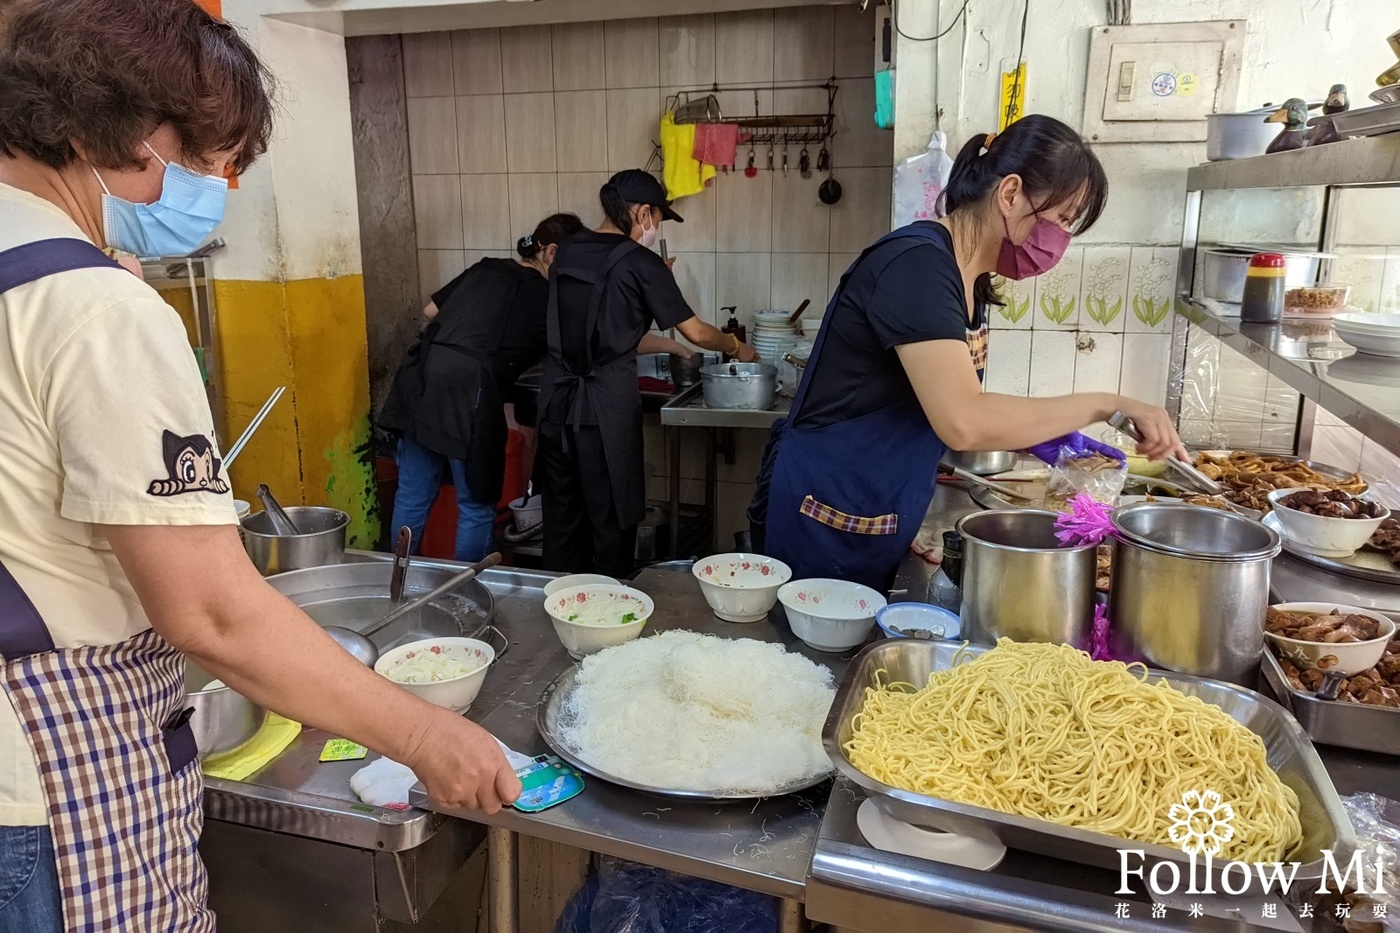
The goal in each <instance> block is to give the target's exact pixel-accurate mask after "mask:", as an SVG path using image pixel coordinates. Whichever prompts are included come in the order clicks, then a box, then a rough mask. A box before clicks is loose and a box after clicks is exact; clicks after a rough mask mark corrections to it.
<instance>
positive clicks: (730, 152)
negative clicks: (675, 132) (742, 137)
mask: <svg viewBox="0 0 1400 933" xmlns="http://www.w3.org/2000/svg"><path fill="white" fill-rule="evenodd" d="M738 145H739V127H738V125H737V124H734V123H697V124H696V125H695V151H694V153H693V154H694V156H695V159H696V161H697V162H703V163H705V164H706V165H733V164H734V155H735V153H734V150H735V148H736V147H737V146H738Z"/></svg>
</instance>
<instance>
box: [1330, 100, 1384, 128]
mask: <svg viewBox="0 0 1400 933" xmlns="http://www.w3.org/2000/svg"><path fill="white" fill-rule="evenodd" d="M1330 119H1331V121H1332V125H1333V126H1335V127H1336V128H1337V132H1338V133H1340V134H1341V135H1343V136H1381V135H1384V134H1385V133H1394V132H1395V131H1396V130H1400V103H1395V104H1377V105H1376V106H1374V107H1359V108H1357V109H1356V110H1348V111H1346V112H1345V113H1334V114H1332V115H1331V117H1330Z"/></svg>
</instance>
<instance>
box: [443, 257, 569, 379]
mask: <svg viewBox="0 0 1400 933" xmlns="http://www.w3.org/2000/svg"><path fill="white" fill-rule="evenodd" d="M512 293H514V299H513V300H512V298H511V294H512ZM548 301H549V282H548V280H546V279H545V277H544V276H542V275H540V274H539V273H538V272H536V271H535V270H534V269H532V268H530V267H529V266H522V265H521V264H520V263H518V262H516V261H515V260H513V259H483V260H481V261H480V262H478V263H476V264H475V265H473V266H471V267H469V268H468V269H467V270H466V271H465V272H463V273H462V274H461V275H459V276H457V277H456V278H455V279H453V280H452V281H451V282H448V283H447V284H446V285H444V286H443V287H442V288H440V289H438V290H437V291H436V292H435V293H433V304H435V305H437V307H438V315H437V318H436V320H437V321H438V322H439V325H440V326H439V329H438V334H437V338H436V339H437V341H438V342H439V343H446V344H452V345H455V346H461V347H467V348H471V349H473V350H476V351H477V352H479V353H481V354H483V356H485V355H486V353H485V351H486V348H487V341H488V340H489V339H490V337H491V334H492V332H493V330H494V329H495V328H496V327H498V326H502V325H501V315H503V314H504V315H505V322H504V328H505V329H504V330H503V331H502V333H501V344H500V347H499V348H498V349H497V351H496V353H495V354H491V355H489V358H490V359H491V361H492V364H493V369H494V370H495V374H496V385H497V386H498V387H499V389H500V391H501V392H503V393H504V392H505V391H506V390H508V389H509V388H510V387H511V386H513V385H514V384H515V381H516V380H517V379H519V378H520V374H521V373H523V372H524V371H525V370H527V369H529V368H530V367H531V366H534V365H535V364H536V363H538V362H539V361H540V360H541V359H543V358H544V353H545V319H544V316H545V308H546V306H547V305H548ZM507 302H509V303H508V304H507Z"/></svg>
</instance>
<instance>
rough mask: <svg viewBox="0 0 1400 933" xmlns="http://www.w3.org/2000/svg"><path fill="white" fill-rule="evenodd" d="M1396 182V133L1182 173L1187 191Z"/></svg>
mask: <svg viewBox="0 0 1400 933" xmlns="http://www.w3.org/2000/svg"><path fill="white" fill-rule="evenodd" d="M1395 184H1400V133H1391V134H1389V135H1387V136H1373V137H1370V138H1368V139H1349V140H1344V141H1343V142H1339V143H1329V144H1327V145H1325V146H1318V147H1317V148H1316V149H1296V150H1294V151H1292V152H1275V153H1273V154H1272V155H1262V156H1255V157H1254V158H1252V159H1233V160H1230V161H1228V162H1206V163H1203V164H1201V165H1197V166H1195V167H1193V168H1191V169H1189V170H1188V171H1187V173H1186V190H1187V191H1219V190H1222V189H1226V188H1306V187H1311V186H1315V185H1318V186H1320V185H1329V186H1340V185H1395Z"/></svg>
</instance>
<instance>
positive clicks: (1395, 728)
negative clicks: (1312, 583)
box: [1260, 651, 1400, 755]
mask: <svg viewBox="0 0 1400 933" xmlns="http://www.w3.org/2000/svg"><path fill="white" fill-rule="evenodd" d="M1260 669H1261V670H1263V672H1264V680H1265V681H1266V682H1267V683H1268V685H1269V689H1270V690H1271V691H1273V694H1274V696H1276V697H1278V701H1279V702H1280V703H1282V704H1283V706H1284V708H1285V709H1287V710H1288V711H1289V712H1290V713H1292V714H1293V718H1294V719H1296V720H1298V725H1300V726H1302V727H1303V731H1304V732H1306V733H1307V734H1308V735H1310V736H1312V737H1313V741H1315V742H1321V743H1322V744H1323V745H1340V746H1341V747H1343V748H1359V749H1361V750H1362V751H1368V752H1380V753H1381V754H1383V755H1400V710H1397V709H1387V708H1386V707H1384V706H1367V705H1366V704H1364V703H1348V702H1346V701H1344V700H1319V699H1318V698H1317V697H1316V696H1314V695H1313V694H1311V693H1307V692H1306V691H1302V690H1295V689H1293V685H1292V684H1290V683H1289V682H1288V677H1287V676H1285V675H1284V673H1283V668H1282V667H1280V666H1279V663H1278V658H1276V657H1274V654H1273V652H1272V651H1266V652H1264V663H1263V664H1261V665H1260Z"/></svg>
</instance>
